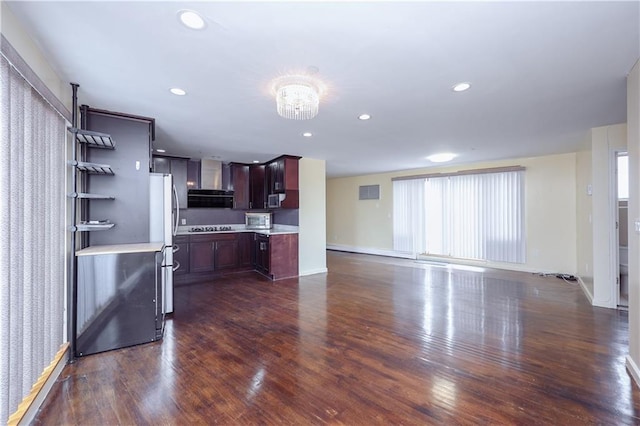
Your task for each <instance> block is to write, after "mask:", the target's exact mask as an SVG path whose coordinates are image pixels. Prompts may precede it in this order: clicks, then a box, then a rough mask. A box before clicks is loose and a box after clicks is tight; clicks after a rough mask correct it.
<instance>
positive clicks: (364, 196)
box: [359, 185, 380, 200]
mask: <svg viewBox="0 0 640 426" xmlns="http://www.w3.org/2000/svg"><path fill="white" fill-rule="evenodd" d="M359 199H360V200H379V199H380V185H361V186H360V197H359Z"/></svg>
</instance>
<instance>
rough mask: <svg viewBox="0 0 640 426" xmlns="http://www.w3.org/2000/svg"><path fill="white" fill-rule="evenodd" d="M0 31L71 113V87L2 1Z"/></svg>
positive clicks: (0, 3)
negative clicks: (61, 77) (57, 72)
mask: <svg viewBox="0 0 640 426" xmlns="http://www.w3.org/2000/svg"><path fill="white" fill-rule="evenodd" d="M0 31H1V32H2V35H4V36H5V38H6V39H7V41H8V42H9V43H11V45H12V46H13V47H14V49H16V50H17V51H18V53H19V54H20V56H21V57H22V59H24V60H25V62H26V63H27V64H29V66H30V67H31V69H32V70H33V71H34V72H35V73H36V75H37V76H38V77H39V78H40V80H42V81H43V82H44V83H45V85H46V86H47V87H48V88H49V90H51V92H52V93H53V94H54V95H55V96H56V97H57V98H58V100H60V101H61V102H62V103H63V104H64V105H65V106H66V107H67V109H68V110H69V111H71V86H70V85H69V82H65V81H62V80H61V79H60V77H58V75H57V74H56V72H55V70H54V69H53V68H52V67H51V65H49V62H48V60H47V58H46V57H45V56H44V54H43V53H42V51H41V50H40V48H39V46H37V45H36V44H35V42H34V41H33V39H32V38H31V37H30V36H29V35H28V34H27V32H26V31H25V30H24V28H23V27H22V24H21V23H20V22H19V21H18V20H17V19H16V17H15V15H14V14H13V12H11V9H10V8H9V6H7V4H6V2H4V1H0Z"/></svg>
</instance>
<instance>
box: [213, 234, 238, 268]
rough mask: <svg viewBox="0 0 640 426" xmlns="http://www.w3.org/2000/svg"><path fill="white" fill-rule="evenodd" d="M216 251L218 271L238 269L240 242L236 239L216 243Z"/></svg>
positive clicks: (215, 261) (215, 262)
mask: <svg viewBox="0 0 640 426" xmlns="http://www.w3.org/2000/svg"><path fill="white" fill-rule="evenodd" d="M214 249H215V256H214V257H215V260H214V264H215V269H216V271H218V270H221V269H233V268H237V267H238V241H237V240H236V239H233V240H227V239H225V240H220V241H216V242H215V243H214Z"/></svg>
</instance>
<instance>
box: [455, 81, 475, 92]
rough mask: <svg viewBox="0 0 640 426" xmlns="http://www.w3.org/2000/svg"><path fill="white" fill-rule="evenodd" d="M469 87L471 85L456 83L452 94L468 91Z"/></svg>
mask: <svg viewBox="0 0 640 426" xmlns="http://www.w3.org/2000/svg"><path fill="white" fill-rule="evenodd" d="M470 87H471V83H467V82H464V83H458V84H456V85H455V86H453V91H454V92H464V91H465V90H468V89H469V88H470Z"/></svg>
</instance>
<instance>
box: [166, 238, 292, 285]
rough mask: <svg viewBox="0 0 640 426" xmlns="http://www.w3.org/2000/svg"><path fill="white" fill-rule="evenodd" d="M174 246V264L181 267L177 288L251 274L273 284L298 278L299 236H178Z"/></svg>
mask: <svg viewBox="0 0 640 426" xmlns="http://www.w3.org/2000/svg"><path fill="white" fill-rule="evenodd" d="M174 243H175V245H176V248H178V250H177V251H175V252H174V260H177V261H178V263H180V268H179V269H178V270H177V271H176V273H175V274H174V277H175V283H176V285H180V284H187V283H192V282H200V281H203V280H206V279H209V278H211V277H212V276H215V275H216V274H224V273H229V272H241V271H251V270H256V271H257V272H260V273H261V274H263V275H265V276H267V277H269V278H271V279H272V280H279V279H283V278H291V277H297V276H298V234H276V235H264V234H259V233H253V232H237V233H224V234H199V235H179V236H177V237H176V239H175V241H174ZM183 265H186V266H183Z"/></svg>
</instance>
